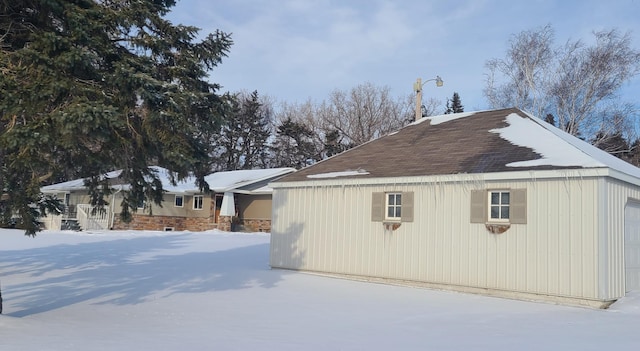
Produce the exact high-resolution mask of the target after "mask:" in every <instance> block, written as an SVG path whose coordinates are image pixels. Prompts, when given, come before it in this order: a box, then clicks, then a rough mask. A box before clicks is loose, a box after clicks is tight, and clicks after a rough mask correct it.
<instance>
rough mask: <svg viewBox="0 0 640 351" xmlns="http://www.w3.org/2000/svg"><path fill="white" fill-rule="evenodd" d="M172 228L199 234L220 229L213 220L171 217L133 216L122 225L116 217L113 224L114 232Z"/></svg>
mask: <svg viewBox="0 0 640 351" xmlns="http://www.w3.org/2000/svg"><path fill="white" fill-rule="evenodd" d="M167 227H172V228H173V229H174V230H190V231H194V232H201V231H205V230H210V229H215V228H219V229H221V230H224V229H222V228H220V226H219V224H216V223H213V218H202V217H200V218H197V217H192V218H185V217H171V216H150V215H147V214H134V215H133V218H132V220H131V222H129V223H124V222H122V221H121V220H120V218H118V217H116V218H115V220H114V223H113V228H112V229H114V230H127V229H130V230H164V229H165V228H167Z"/></svg>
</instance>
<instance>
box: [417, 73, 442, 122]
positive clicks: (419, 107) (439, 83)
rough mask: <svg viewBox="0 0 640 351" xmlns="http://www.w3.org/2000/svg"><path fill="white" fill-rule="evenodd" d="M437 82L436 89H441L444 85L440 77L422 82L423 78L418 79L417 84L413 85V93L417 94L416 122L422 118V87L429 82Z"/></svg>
mask: <svg viewBox="0 0 640 351" xmlns="http://www.w3.org/2000/svg"><path fill="white" fill-rule="evenodd" d="M432 81H435V82H436V87H441V86H443V85H444V82H443V81H442V78H440V76H436V77H435V78H433V79H427V80H425V81H424V83H423V82H422V78H418V79H417V80H416V82H415V83H413V91H415V92H416V121H418V120H420V118H422V87H423V86H424V85H425V84H427V82H432Z"/></svg>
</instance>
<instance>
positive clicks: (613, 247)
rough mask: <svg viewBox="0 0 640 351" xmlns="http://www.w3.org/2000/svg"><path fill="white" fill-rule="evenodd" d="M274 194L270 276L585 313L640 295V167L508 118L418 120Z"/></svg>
mask: <svg viewBox="0 0 640 351" xmlns="http://www.w3.org/2000/svg"><path fill="white" fill-rule="evenodd" d="M271 187H272V188H273V214H272V217H273V220H272V227H271V249H270V265H271V267H273V268H282V269H292V270H301V271H309V272H320V273H323V274H334V275H338V276H343V277H352V278H357V279H364V280H369V281H370V280H373V281H381V282H391V283H403V284H412V285H417V286H425V287H432V288H438V289H451V290H457V291H465V292H473V293H482V294H491V295H497V296H503V297H512V298H519V299H532V300H544V301H552V302H557V303H567V304H579V305H587V306H593V307H606V306H608V305H609V304H610V303H612V302H613V301H615V300H617V299H619V298H621V297H623V296H625V294H626V293H627V292H629V291H630V290H634V289H640V169H638V168H636V167H634V166H633V165H630V164H628V163H626V162H624V161H622V160H620V159H618V158H616V157H614V156H611V155H609V154H607V153H606V152H604V151H602V150H600V149H598V148H596V147H594V146H592V145H590V144H588V143H586V142H584V141H582V140H580V139H578V138H575V137H573V136H571V135H569V134H567V133H565V132H563V131H561V130H560V129H558V128H556V127H554V126H552V125H550V124H548V123H546V122H544V121H542V120H540V119H538V118H536V117H534V116H531V115H529V114H527V113H525V112H523V111H520V110H518V109H515V108H510V109H501V110H493V111H481V112H469V113H459V114H449V115H443V116H435V117H428V118H423V119H421V120H419V121H416V122H414V123H412V124H411V125H408V126H406V127H404V128H402V129H401V130H399V131H397V132H395V133H392V134H390V135H387V136H384V137H381V138H379V139H377V140H373V141H370V142H368V143H365V144H363V145H360V146H358V147H356V148H353V149H351V150H348V151H346V152H343V153H341V154H339V155H336V156H334V157H331V158H329V159H327V160H324V161H322V162H318V163H317V164H315V165H312V166H309V167H306V168H304V169H301V170H299V171H297V172H294V173H291V174H289V175H286V176H284V177H282V178H280V179H278V180H277V181H274V182H273V183H271Z"/></svg>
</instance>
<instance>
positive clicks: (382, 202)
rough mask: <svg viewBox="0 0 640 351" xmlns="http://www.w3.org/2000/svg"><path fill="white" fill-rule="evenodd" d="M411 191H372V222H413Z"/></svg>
mask: <svg viewBox="0 0 640 351" xmlns="http://www.w3.org/2000/svg"><path fill="white" fill-rule="evenodd" d="M413 209H414V203H413V192H389V193H373V194H372V196H371V221H372V222H413V216H414V210H413Z"/></svg>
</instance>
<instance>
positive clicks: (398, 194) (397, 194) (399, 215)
mask: <svg viewBox="0 0 640 351" xmlns="http://www.w3.org/2000/svg"><path fill="white" fill-rule="evenodd" d="M384 197H385V200H384V219H385V220H388V221H398V222H399V221H401V220H402V193H401V192H393V193H385V194H384ZM392 198H393V204H391V203H390V202H391V201H389V200H391V199H392ZM398 198H399V199H400V203H399V204H397V203H396V202H397V200H398ZM391 209H393V214H394V215H393V216H390V215H389V210H391ZM397 210H399V212H400V213H397Z"/></svg>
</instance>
